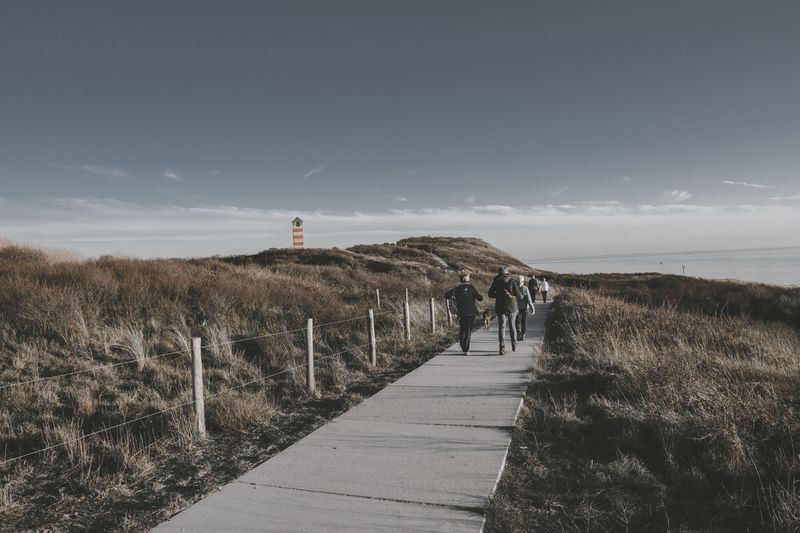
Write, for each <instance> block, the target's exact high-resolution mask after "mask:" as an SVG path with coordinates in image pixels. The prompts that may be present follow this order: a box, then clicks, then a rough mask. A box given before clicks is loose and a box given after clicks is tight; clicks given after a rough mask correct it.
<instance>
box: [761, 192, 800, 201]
mask: <svg viewBox="0 0 800 533" xmlns="http://www.w3.org/2000/svg"><path fill="white" fill-rule="evenodd" d="M769 199H770V200H800V193H797V194H792V195H791V196H770V198H769Z"/></svg>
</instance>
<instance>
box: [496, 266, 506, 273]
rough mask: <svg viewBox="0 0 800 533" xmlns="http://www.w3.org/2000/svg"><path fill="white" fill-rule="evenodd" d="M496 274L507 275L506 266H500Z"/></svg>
mask: <svg viewBox="0 0 800 533" xmlns="http://www.w3.org/2000/svg"><path fill="white" fill-rule="evenodd" d="M497 273H498V274H508V267H507V266H502V267H500V268H498V269H497Z"/></svg>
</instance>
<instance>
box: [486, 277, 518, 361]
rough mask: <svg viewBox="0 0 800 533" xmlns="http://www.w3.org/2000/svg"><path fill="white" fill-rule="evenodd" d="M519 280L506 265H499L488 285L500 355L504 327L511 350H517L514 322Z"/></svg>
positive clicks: (503, 347) (502, 348)
mask: <svg viewBox="0 0 800 533" xmlns="http://www.w3.org/2000/svg"><path fill="white" fill-rule="evenodd" d="M519 294H520V290H519V281H518V278H517V276H512V275H511V274H509V273H508V268H507V267H500V269H499V270H498V272H497V276H495V278H494V280H493V281H492V286H491V287H489V298H494V299H495V301H494V310H495V311H496V312H497V326H498V331H497V338H498V340H499V341H500V355H503V354H505V351H506V339H505V329H506V322H507V323H508V331H509V334H510V337H511V351H512V352H515V351H517V328H516V324H515V323H514V322H515V321H516V318H517V312H518V308H517V298H518V297H519Z"/></svg>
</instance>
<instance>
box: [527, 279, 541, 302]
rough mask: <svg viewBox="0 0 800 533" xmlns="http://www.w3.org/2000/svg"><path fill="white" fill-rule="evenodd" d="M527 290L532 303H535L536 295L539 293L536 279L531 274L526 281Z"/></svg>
mask: <svg viewBox="0 0 800 533" xmlns="http://www.w3.org/2000/svg"><path fill="white" fill-rule="evenodd" d="M528 290H529V291H530V293H531V299H532V300H533V303H536V293H537V292H539V280H538V279H536V276H535V275H534V274H531V279H529V280H528Z"/></svg>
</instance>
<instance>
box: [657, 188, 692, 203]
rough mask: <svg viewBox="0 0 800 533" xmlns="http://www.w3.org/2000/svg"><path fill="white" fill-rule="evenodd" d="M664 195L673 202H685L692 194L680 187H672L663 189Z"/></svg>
mask: <svg viewBox="0 0 800 533" xmlns="http://www.w3.org/2000/svg"><path fill="white" fill-rule="evenodd" d="M664 196H666V197H667V198H669V199H670V201H673V202H685V201H686V200H688V199H689V198H691V197H692V196H694V194H692V193H690V192H689V191H684V190H681V189H672V190H671V191H664Z"/></svg>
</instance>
